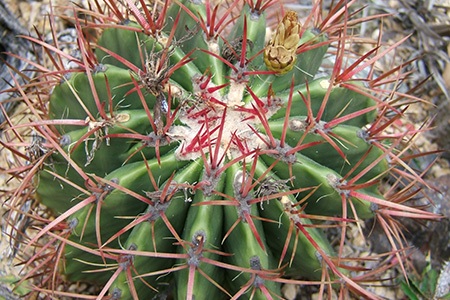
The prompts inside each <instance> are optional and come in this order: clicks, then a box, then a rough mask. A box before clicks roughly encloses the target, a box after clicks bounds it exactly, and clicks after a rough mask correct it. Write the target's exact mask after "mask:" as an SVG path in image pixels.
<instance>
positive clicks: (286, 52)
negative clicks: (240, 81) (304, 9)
mask: <svg viewBox="0 0 450 300" xmlns="http://www.w3.org/2000/svg"><path fill="white" fill-rule="evenodd" d="M300 28H301V25H300V23H299V22H298V17H297V13H296V12H295V11H288V12H287V13H286V15H285V16H284V18H283V20H282V21H281V22H280V24H278V27H277V30H276V31H275V34H274V35H273V37H272V38H271V40H270V41H269V43H268V44H267V45H266V47H265V48H264V62H265V63H266V66H267V68H268V69H269V70H272V71H277V72H279V73H280V74H284V73H287V72H289V71H290V70H291V69H292V68H293V67H294V64H295V61H296V60H297V56H296V54H295V51H296V50H297V44H298V41H299V40H300V36H299V32H300Z"/></svg>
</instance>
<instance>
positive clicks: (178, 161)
mask: <svg viewBox="0 0 450 300" xmlns="http://www.w3.org/2000/svg"><path fill="white" fill-rule="evenodd" d="M125 2H127V3H128V6H129V7H128V8H129V9H130V11H132V12H133V14H134V17H135V19H136V20H137V21H138V22H133V21H130V20H127V19H124V18H123V16H122V18H121V17H119V18H118V19H119V20H116V21H117V23H116V24H112V26H99V27H100V28H101V30H99V31H100V36H99V37H98V39H96V40H95V41H94V42H92V43H91V44H90V46H89V47H86V45H85V44H83V43H82V42H80V47H82V48H83V49H82V50H84V52H83V51H82V53H83V57H82V60H80V62H79V64H80V65H82V66H83V67H82V68H81V71H80V69H79V68H74V69H71V70H66V71H65V72H64V76H65V77H64V79H63V80H61V81H60V83H59V84H57V85H56V86H55V87H54V89H53V90H52V92H51V95H50V99H49V106H48V118H49V119H50V121H51V122H50V123H46V124H51V125H52V126H53V127H52V129H51V132H52V134H56V135H57V136H58V138H54V140H53V143H51V144H52V147H53V148H52V151H51V152H50V151H49V153H51V154H49V155H48V157H47V158H46V160H45V162H46V163H45V164H43V166H42V168H40V169H39V172H38V173H37V174H36V175H35V177H34V181H33V184H34V187H35V190H36V197H37V199H38V200H39V201H40V202H41V203H42V204H43V205H45V206H46V207H48V208H49V209H50V210H51V211H52V212H53V213H54V215H55V217H56V220H55V221H53V222H51V223H50V224H49V225H48V226H47V227H46V228H45V230H43V231H42V233H40V234H38V237H36V239H38V238H40V237H42V236H43V235H44V234H45V233H47V232H49V231H52V230H53V229H55V230H57V228H56V227H57V226H55V224H66V225H67V226H68V228H69V231H68V232H69V236H68V237H67V238H65V237H64V238H60V240H61V251H62V252H61V261H62V263H61V264H60V270H59V272H60V273H62V274H63V275H64V276H65V278H66V279H67V280H69V281H86V282H93V283H96V284H99V285H100V286H102V287H104V288H103V289H102V291H101V293H100V295H99V296H98V298H99V299H100V298H101V297H103V296H105V295H108V296H109V297H110V298H111V299H133V298H134V299H136V298H139V299H152V297H154V296H157V295H169V294H170V295H172V296H173V297H175V298H176V299H186V298H188V299H192V298H194V297H195V299H203V298H205V299H206V298H207V299H227V298H230V297H233V296H234V297H236V298H238V297H242V298H244V299H246V298H254V299H268V298H277V297H281V287H282V283H283V282H287V281H289V280H292V281H291V282H292V283H294V284H300V283H299V281H297V279H298V278H305V279H306V280H311V281H320V280H323V282H325V283H324V284H325V285H328V286H333V287H338V286H339V285H341V288H342V286H344V285H346V284H347V287H349V289H350V290H351V291H353V292H355V293H358V294H362V295H364V296H366V297H369V298H370V297H371V294H370V293H369V292H365V291H364V290H363V289H362V288H361V287H359V286H358V285H357V284H356V283H355V282H353V281H352V280H351V279H350V272H349V271H348V270H347V268H346V266H345V264H343V263H342V262H339V259H341V258H342V257H341V256H340V255H341V253H339V252H336V251H335V250H334V249H333V246H332V245H331V243H330V241H328V240H327V238H326V236H325V234H324V232H323V229H322V228H321V224H322V222H323V221H324V220H327V221H329V222H334V223H336V224H338V225H336V227H340V228H342V229H343V230H345V229H344V228H345V226H346V224H347V223H348V222H353V221H355V220H359V219H366V218H372V217H376V216H377V214H378V212H377V207H378V205H380V203H382V204H384V203H387V202H388V199H386V198H385V197H384V196H383V194H382V193H380V192H379V191H378V186H377V183H378V181H379V180H380V179H382V178H383V177H384V176H386V174H387V173H388V172H389V170H390V168H391V166H390V164H389V161H388V159H387V154H386V148H384V146H383V144H376V143H374V142H373V141H372V140H371V136H370V133H369V132H368V128H370V127H371V126H375V127H376V125H377V120H378V118H379V117H380V115H379V114H378V113H379V112H378V111H379V109H380V108H383V105H382V104H380V103H381V101H380V102H378V101H376V100H374V97H373V96H371V95H368V94H367V93H366V92H364V86H363V85H362V84H361V83H360V82H358V81H354V80H352V79H349V80H347V81H345V82H344V83H345V84H339V83H336V82H335V77H332V76H330V77H320V76H316V75H317V74H318V70H319V67H320V66H321V65H322V63H323V60H324V55H325V54H326V52H327V50H328V43H331V37H328V36H327V33H326V32H319V31H318V30H317V29H313V28H302V27H301V26H300V24H299V23H297V20H296V19H295V18H296V14H295V13H293V12H288V13H287V15H288V16H289V20H287V19H286V20H284V19H283V21H282V22H288V23H289V24H288V25H289V27H290V28H291V27H293V28H294V29H292V28H291V29H292V32H290V33H289V34H290V35H291V36H289V37H286V39H287V40H288V41H287V42H286V40H284V41H283V39H284V37H283V38H282V39H281V38H280V37H279V35H280V34H282V33H283V30H284V29H282V28H284V27H282V26H281V25H279V26H278V29H277V32H276V34H275V36H274V37H272V39H271V41H270V42H269V43H268V44H267V45H266V42H265V40H264V36H265V33H266V27H267V22H266V12H264V11H263V9H260V4H261V3H259V2H258V3H259V4H256V5H255V6H254V7H249V3H250V2H249V3H245V4H243V7H242V10H241V11H240V15H239V16H238V17H237V18H232V19H233V20H232V21H230V22H228V23H226V24H227V26H228V27H230V28H229V29H227V30H223V28H222V27H221V26H222V25H223V23H221V24H219V25H220V26H219V25H218V26H217V28H221V29H220V31H218V29H217V28H216V29H214V28H213V29H211V30H212V31H208V30H209V29H210V28H212V27H213V25H212V24H209V23H208V26H204V27H202V25H205V22H204V20H209V21H211V20H213V19H211V18H214V16H216V14H215V13H214V14H213V13H212V12H213V11H214V12H217V11H216V10H214V9H212V8H211V3H209V1H206V2H205V3H202V2H198V1H192V2H191V1H189V0H184V1H180V2H173V3H171V4H170V5H168V4H167V3H169V2H167V3H166V4H167V6H164V8H161V13H160V14H154V15H152V20H150V19H147V20H146V18H147V16H146V14H145V9H144V12H141V13H139V12H138V8H137V7H136V6H135V5H134V4H132V2H133V1H125ZM107 3H109V4H110V7H111V9H112V10H113V11H114V7H115V8H116V10H115V13H116V14H117V15H119V11H120V10H119V9H118V8H117V7H116V5H119V4H117V3H116V4H114V3H115V1H107ZM237 3H239V2H238V1H236V2H233V5H235V4H236V5H237ZM127 11H128V10H127ZM147 13H149V12H148V11H147ZM212 15H213V17H212ZM144 16H145V17H144ZM219 19H220V18H219V17H218V18H216V19H214V20H215V22H219V21H218V20H219ZM119 21H120V22H119ZM199 24H200V25H199ZM110 25H111V24H110ZM77 26H79V27H80V24H78V23H77ZM90 26H93V27H95V26H96V25H95V24H94V23H93V24H90ZM78 29H79V32H82V30H81V27H80V28H78ZM299 31H300V34H299V35H298V36H297V33H298V32H299ZM292 35H294V36H292ZM80 39H82V37H81V36H80ZM279 39H281V40H280V41H279ZM293 41H295V45H293V44H292V43H293ZM84 42H86V41H84ZM283 42H285V43H288V44H287V45H286V44H283ZM277 43H281V45H278V44H277ZM86 44H87V42H86ZM83 45H84V46H83ZM274 47H281V48H282V50H283V51H278V50H280V49H281V48H279V49H278V50H277V51H275V50H274V49H273V48H274ZM272 50H273V51H272ZM277 53H283V54H288V55H289V56H291V57H290V59H289V61H288V62H287V64H283V65H281V66H279V65H277V64H276V63H273V60H277V59H278V58H277V57H276V55H277ZM280 59H281V60H283V59H284V58H280ZM49 131H50V130H49ZM46 136H47V138H48V139H50V137H51V136H50V135H46ZM377 145H381V146H377ZM344 204H345V205H344ZM392 207H393V208H398V207H397V206H392ZM409 211H410V212H411V214H412V213H417V211H413V210H409ZM430 218H431V217H430ZM58 251H59V250H58ZM349 269H350V268H349ZM205 291H208V292H207V293H205Z"/></svg>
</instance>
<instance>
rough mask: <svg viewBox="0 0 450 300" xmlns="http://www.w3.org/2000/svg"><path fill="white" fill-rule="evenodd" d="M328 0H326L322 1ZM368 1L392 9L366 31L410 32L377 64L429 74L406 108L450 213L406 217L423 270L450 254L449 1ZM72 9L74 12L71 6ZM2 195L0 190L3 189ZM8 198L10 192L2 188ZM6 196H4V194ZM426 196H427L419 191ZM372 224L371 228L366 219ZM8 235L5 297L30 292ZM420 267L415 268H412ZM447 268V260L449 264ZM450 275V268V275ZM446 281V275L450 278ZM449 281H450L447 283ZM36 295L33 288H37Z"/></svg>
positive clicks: (40, 11) (0, 155)
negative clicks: (408, 64)
mask: <svg viewBox="0 0 450 300" xmlns="http://www.w3.org/2000/svg"><path fill="white" fill-rule="evenodd" d="M0 2H3V3H6V4H7V5H8V6H9V8H10V9H11V11H12V12H13V13H14V14H15V15H16V16H18V19H17V20H18V21H19V22H20V23H21V24H23V26H24V27H25V28H27V29H28V30H29V31H30V32H33V31H34V28H37V29H39V31H40V32H44V33H45V32H49V26H48V21H47V19H46V18H45V17H44V16H45V15H47V14H48V13H49V12H50V3H49V0H42V1H32V0H0ZM52 2H53V5H57V6H58V5H67V4H68V1H65V0H53V1H52ZM72 2H75V4H77V5H82V6H83V5H86V3H85V1H83V0H78V1H72ZM324 2H327V1H324ZM358 6H360V7H363V6H365V8H364V10H363V14H364V15H366V16H369V15H374V14H378V13H388V14H390V16H386V17H385V18H383V20H382V21H374V22H370V23H367V24H363V25H362V26H361V28H360V35H362V36H365V37H371V38H373V39H377V38H378V36H379V34H380V33H382V40H383V42H384V43H394V42H396V41H398V40H400V39H401V38H403V37H404V36H406V35H411V37H410V38H409V39H408V40H407V41H406V42H405V43H404V44H402V45H401V46H399V47H398V48H397V49H396V51H395V53H391V54H389V55H387V56H385V57H383V59H382V60H380V61H379V62H378V63H377V67H378V68H379V70H386V69H387V68H389V66H390V65H391V63H392V61H397V62H398V63H401V62H404V61H408V60H410V59H413V58H418V59H417V60H416V61H415V62H414V63H413V64H412V68H413V69H414V72H413V73H412V75H411V77H410V78H409V80H408V81H407V82H406V83H405V85H404V89H405V91H406V90H407V89H408V88H413V87H415V86H416V85H418V84H419V83H421V82H423V81H424V80H425V79H426V78H429V79H428V80H427V81H426V82H424V83H423V84H422V85H421V87H420V88H418V89H417V90H416V91H415V92H414V93H415V95H416V96H418V97H420V98H422V99H424V100H426V102H420V103H417V104H414V105H411V107H410V109H409V110H408V111H407V117H408V118H409V120H410V121H411V122H412V123H413V124H414V125H415V126H416V128H419V127H420V126H421V125H422V124H431V126H432V127H430V130H428V131H427V132H425V133H424V134H422V135H421V136H419V137H417V138H416V139H415V143H416V145H417V148H418V149H420V151H423V152H426V151H434V150H437V149H440V150H443V152H442V154H441V157H438V156H437V155H436V154H433V155H430V156H428V157H424V158H420V159H419V160H418V161H417V163H418V166H417V167H418V168H419V169H423V170H425V169H426V168H427V167H428V165H429V164H433V165H432V167H431V168H429V170H428V171H427V173H426V174H425V179H426V180H427V182H428V183H429V184H430V185H431V186H434V187H436V190H439V191H440V192H437V191H436V190H434V189H429V190H427V191H426V194H427V195H428V197H429V198H431V199H432V200H433V201H434V202H435V206H434V207H432V208H430V210H433V211H435V212H438V213H441V214H443V215H444V216H446V218H445V219H444V220H443V221H441V222H439V223H437V222H433V223H431V222H429V223H426V224H421V225H419V224H417V223H414V222H410V221H405V222H404V223H403V224H404V225H405V228H406V229H407V231H406V236H407V238H408V239H409V242H410V245H411V246H412V247H413V248H414V249H415V250H416V251H412V256H411V258H412V259H411V261H412V266H414V267H415V269H416V272H417V274H420V273H421V270H422V269H423V268H424V267H425V266H426V257H427V256H430V257H431V258H430V260H431V262H432V267H433V268H435V269H437V270H438V269H440V268H441V266H442V265H443V263H444V262H445V261H448V259H449V257H450V244H449V243H450V242H449V239H450V238H449V229H450V226H449V217H450V204H449V202H450V168H449V163H448V159H449V158H450V152H449V150H450V137H449V136H450V118H449V111H450V90H449V87H450V63H449V62H450V59H449V52H450V46H449V37H450V1H449V0H441V1H439V0H435V1H433V0H428V1H425V0H417V1H416V0H400V1H397V0H395V1H386V0H363V1H357V3H356V5H355V7H358ZM287 7H288V8H294V9H295V10H297V11H299V14H300V15H302V14H303V15H305V14H306V13H307V12H308V9H309V8H310V7H311V3H310V1H300V4H297V3H291V4H289V5H287ZM65 13H66V14H72V11H71V10H70V9H68V10H66V11H65ZM56 24H57V31H63V30H65V29H66V28H67V27H68V26H69V24H67V23H65V22H63V21H62V20H57V23H56ZM358 50H359V51H361V52H366V51H368V50H369V49H368V48H364V47H361V48H360V49H358ZM10 159H11V158H10V157H8V155H7V152H6V151H4V149H0V166H1V167H2V168H5V167H7V166H8V164H9V163H8V161H9V160H10ZM8 179H9V178H8V177H7V176H6V175H5V174H3V173H0V193H2V191H5V190H8V189H10V188H12V186H13V185H14V184H15V183H14V182H10V181H8ZM0 195H1V194H0ZM2 198H4V197H3V196H2ZM0 200H2V201H4V200H6V199H0ZM417 201H418V202H419V203H420V201H422V199H417ZM4 209H5V208H4V207H1V208H0V213H2V215H3V213H4ZM366 228H371V224H367V226H366ZM2 230H3V231H2V235H1V240H0V299H2V297H3V298H4V299H8V300H10V299H19V298H21V297H20V296H21V295H22V294H25V293H27V292H28V290H27V289H26V288H19V289H17V290H15V291H14V292H12V291H11V289H12V287H13V285H12V284H11V283H12V282H14V281H15V280H17V279H18V278H20V269H21V268H20V266H15V262H16V261H14V259H13V255H12V254H13V253H12V251H11V248H10V246H11V245H10V243H9V238H8V236H7V233H8V228H7V226H6V225H5V224H2ZM349 234H350V237H349V238H350V239H351V240H353V242H352V244H353V246H354V247H353V249H349V251H353V252H361V253H362V252H364V251H366V252H372V251H375V252H378V253H381V252H383V251H386V248H385V247H387V245H386V242H385V241H384V240H383V239H382V238H381V235H380V234H379V233H378V232H377V230H376V229H375V230H374V231H371V232H370V234H368V236H369V239H368V240H362V239H361V237H359V235H358V234H357V231H356V230H355V232H352V230H350V231H349ZM412 272H414V271H412ZM446 272H449V270H448V268H447V271H446ZM397 276H398V273H396V272H393V273H389V274H386V278H390V277H397ZM449 276H450V275H449ZM397 283H398V281H395V280H386V281H385V282H379V283H375V284H374V285H373V287H372V289H373V290H374V291H375V293H377V294H378V295H380V296H383V297H386V298H387V299H402V298H404V297H405V296H404V294H403V293H402V292H401V290H400V289H399V287H398V285H397ZM447 284H448V283H447ZM72 288H74V289H80V290H86V289H88V288H89V287H87V286H85V285H83V286H79V285H74V286H73V287H72ZM447 288H448V286H447ZM284 292H285V296H286V297H287V298H289V299H294V298H296V297H297V299H314V294H315V291H314V288H311V289H306V291H302V293H300V291H298V290H297V289H296V288H294V287H290V286H286V287H285V290H284ZM31 297H32V296H31Z"/></svg>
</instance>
